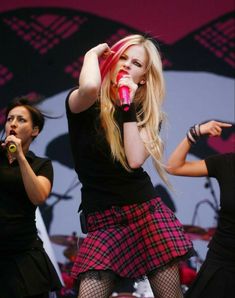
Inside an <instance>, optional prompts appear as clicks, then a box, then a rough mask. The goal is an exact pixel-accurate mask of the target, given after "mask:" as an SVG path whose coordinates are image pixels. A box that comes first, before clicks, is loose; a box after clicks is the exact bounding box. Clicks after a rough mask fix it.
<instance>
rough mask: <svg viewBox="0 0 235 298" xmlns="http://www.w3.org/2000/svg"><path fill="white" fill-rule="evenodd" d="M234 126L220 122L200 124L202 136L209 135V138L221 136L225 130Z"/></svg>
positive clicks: (213, 121)
mask: <svg viewBox="0 0 235 298" xmlns="http://www.w3.org/2000/svg"><path fill="white" fill-rule="evenodd" d="M231 126H232V124H230V123H225V122H219V121H215V120H212V121H209V122H206V123H203V124H200V133H201V135H209V136H213V137H216V136H220V135H221V133H222V130H223V128H225V127H231Z"/></svg>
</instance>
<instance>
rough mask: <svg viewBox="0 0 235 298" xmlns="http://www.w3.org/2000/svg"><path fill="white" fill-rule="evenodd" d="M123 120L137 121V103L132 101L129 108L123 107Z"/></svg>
mask: <svg viewBox="0 0 235 298" xmlns="http://www.w3.org/2000/svg"><path fill="white" fill-rule="evenodd" d="M122 119H123V122H137V118H136V111H135V104H134V103H133V102H132V103H131V104H130V107H129V109H125V107H122Z"/></svg>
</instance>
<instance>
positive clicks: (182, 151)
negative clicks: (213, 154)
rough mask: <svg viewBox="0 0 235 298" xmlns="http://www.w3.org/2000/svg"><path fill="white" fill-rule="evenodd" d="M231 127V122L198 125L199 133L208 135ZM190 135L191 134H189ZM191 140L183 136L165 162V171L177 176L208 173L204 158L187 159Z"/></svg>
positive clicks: (219, 132)
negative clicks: (196, 159)
mask: <svg viewBox="0 0 235 298" xmlns="http://www.w3.org/2000/svg"><path fill="white" fill-rule="evenodd" d="M226 127H231V124H229V123H224V122H219V121H214V120H212V121H209V122H206V123H204V124H201V125H200V132H199V131H198V137H199V134H200V135H208V136H213V137H218V136H220V135H221V132H222V129H223V128H226ZM190 137H191V135H190ZM191 144H192V142H191V141H190V138H189V137H185V138H184V139H183V140H182V141H181V142H180V144H179V145H178V146H177V147H176V149H175V150H174V151H173V153H172V154H171V155H170V157H169V159H168V162H167V172H168V173H169V174H172V175H178V176H194V177H196V176H198V177H199V176H206V175H208V172H207V167H206V164H205V161H204V160H198V161H188V160H187V155H188V152H189V150H190V148H191Z"/></svg>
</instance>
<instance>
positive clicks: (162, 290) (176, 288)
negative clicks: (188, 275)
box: [148, 265, 183, 298]
mask: <svg viewBox="0 0 235 298" xmlns="http://www.w3.org/2000/svg"><path fill="white" fill-rule="evenodd" d="M148 280H149V283H150V285H151V288H152V291H153V294H154V297H156V298H183V293H182V290H181V286H180V277H179V269H178V265H173V266H172V267H168V268H167V269H165V270H162V271H158V272H156V273H154V274H151V275H150V276H148Z"/></svg>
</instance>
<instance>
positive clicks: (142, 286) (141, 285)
mask: <svg viewBox="0 0 235 298" xmlns="http://www.w3.org/2000/svg"><path fill="white" fill-rule="evenodd" d="M183 227H184V230H185V233H186V234H188V236H189V237H190V239H191V240H203V241H210V239H211V237H212V236H213V235H214V233H215V231H216V228H215V227H213V228H208V229H204V228H202V227H199V226H194V225H184V226H183ZM50 240H51V242H52V243H54V244H57V245H62V246H65V249H64V251H63V254H64V256H65V257H66V258H67V260H68V262H67V263H66V264H61V266H60V267H61V271H62V276H64V279H65V288H66V287H67V288H68V291H70V292H71V289H70V287H72V282H71V280H70V278H69V271H70V270H71V267H72V264H73V262H74V261H75V258H76V254H77V251H78V249H79V247H80V246H81V244H82V242H83V240H84V238H79V237H77V235H76V233H72V235H53V236H50ZM193 271H194V272H193ZM188 272H190V278H189V274H188ZM186 273H187V274H186ZM186 275H187V276H186ZM180 276H181V281H183V283H186V284H183V285H182V288H185V287H186V288H187V286H188V285H189V284H190V283H191V282H192V279H193V278H195V276H196V270H195V269H193V268H191V267H190V266H189V265H187V263H185V262H183V263H182V264H180ZM134 288H135V291H134V292H133V293H127V292H119V293H115V292H114V293H113V294H112V296H111V297H113V298H114V297H116V298H130V297H132V298H133V297H141V298H153V293H152V290H151V287H150V284H149V282H148V280H147V279H146V280H143V281H140V282H136V283H134ZM64 293H65V291H64ZM63 296H66V295H63ZM70 297H71V296H70ZM74 297H75V296H74ZM111 297H110V298H111Z"/></svg>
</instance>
